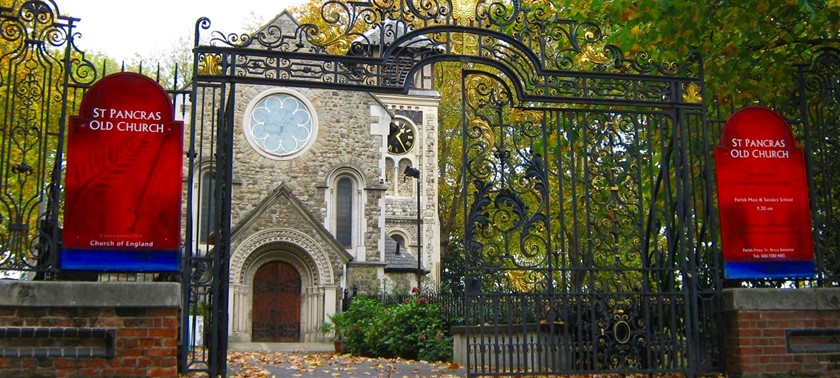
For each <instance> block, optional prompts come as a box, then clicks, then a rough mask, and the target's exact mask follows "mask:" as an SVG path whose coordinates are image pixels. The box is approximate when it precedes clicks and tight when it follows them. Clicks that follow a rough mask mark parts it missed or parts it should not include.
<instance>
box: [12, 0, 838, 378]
mask: <svg viewBox="0 0 840 378" xmlns="http://www.w3.org/2000/svg"><path fill="white" fill-rule="evenodd" d="M18 5H19V8H16V9H10V8H3V9H2V10H0V22H2V24H3V28H0V29H2V37H3V41H4V42H3V43H4V44H7V46H4V47H8V49H5V50H3V51H4V53H5V55H3V56H2V57H0V61H2V63H3V65H2V67H3V68H2V71H1V72H0V75H2V78H3V80H2V88H3V91H2V93H0V100H2V103H3V107H4V113H3V114H4V116H3V123H2V125H0V132H2V147H3V148H2V151H0V174H1V175H2V186H0V187H2V196H0V204H2V206H0V248H1V249H0V278H9V277H11V278H17V279H60V278H62V275H63V272H60V271H58V270H57V264H56V257H57V254H56V253H55V251H57V249H58V246H59V245H58V243H59V240H60V230H61V214H60V209H61V206H60V202H61V190H60V189H61V181H62V166H63V149H64V142H63V138H64V132H65V126H66V122H67V118H68V115H69V114H72V113H73V111H74V107H75V106H76V104H77V101H79V100H80V99H81V96H82V94H83V93H84V91H85V90H86V89H87V88H88V87H89V86H90V85H91V84H93V82H94V81H95V80H96V78H97V77H98V76H99V75H97V74H96V69H95V68H94V67H93V66H92V65H91V64H90V62H88V61H86V60H85V59H84V55H83V54H81V52H80V51H79V50H78V49H77V48H76V46H75V45H74V42H73V38H74V36H75V35H74V27H75V23H76V22H77V21H78V20H77V19H74V18H72V17H64V16H59V14H60V13H59V12H58V9H57V7H56V5H55V3H54V2H52V1H37V0H35V1H26V2H20V3H19V4H18ZM451 5H456V6H455V7H453V6H451ZM542 7H549V8H550V7H551V5H550V4H548V3H546V4H543V5H533V6H529V7H524V6H523V5H522V4H521V2H519V1H515V0H514V1H511V2H510V3H504V4H503V3H490V2H487V1H475V2H472V3H471V2H469V1H458V2H453V3H452V4H450V3H449V2H446V1H444V2H439V3H435V5H434V6H427V7H420V6H417V4H415V2H412V1H406V2H378V3H377V4H372V3H368V2H353V3H349V4H341V3H338V2H327V3H326V4H325V5H324V6H323V9H325V10H330V12H324V13H323V14H330V15H333V16H335V18H332V19H330V20H324V22H323V25H315V24H304V25H301V26H300V27H298V28H297V29H296V30H295V32H294V33H291V34H283V33H277V30H274V29H267V30H261V31H259V32H257V33H255V34H253V35H227V36H225V35H219V34H214V35H212V36H211V39H210V42H209V44H206V45H198V44H197V45H196V46H195V49H194V54H195V62H196V64H195V68H194V74H193V77H194V81H193V85H192V86H191V87H190V88H189V94H190V96H189V99H187V98H185V95H186V94H187V93H186V92H185V91H182V90H175V89H174V88H173V90H171V91H170V93H172V95H173V101H174V102H175V104H176V106H177V107H178V110H180V111H181V112H182V114H183V112H185V111H186V109H188V108H189V109H190V110H191V112H190V117H189V122H188V125H189V130H188V137H187V151H186V152H187V157H188V159H187V167H186V168H187V169H186V173H187V176H188V177H187V182H188V183H189V185H188V188H189V189H188V190H187V191H186V201H185V210H186V211H185V215H186V224H185V235H186V237H185V249H184V253H185V260H184V267H185V269H183V272H182V276H181V282H182V285H183V288H184V304H185V310H184V315H185V316H183V318H182V319H183V321H182V327H181V332H182V334H181V340H182V344H181V347H182V348H183V349H182V351H181V359H180V361H181V371H182V372H184V373H187V372H204V373H207V374H209V375H211V376H216V375H218V374H225V372H226V355H227V347H226V346H227V327H228V324H227V323H228V320H227V310H228V303H227V301H228V267H229V261H228V259H229V256H230V241H229V236H230V230H231V224H230V200H231V193H230V188H231V183H232V167H233V154H232V148H233V143H232V140H233V119H232V114H233V113H232V112H233V106H232V104H234V103H235V101H236V98H235V94H236V91H235V88H236V85H237V84H238V83H250V84H264V85H276V86H302V87H317V88H334V89H344V90H360V91H371V92H388V93H404V92H406V91H407V88H408V85H407V80H408V79H409V78H411V76H412V74H413V73H414V72H416V71H417V70H418V69H419V68H420V67H422V66H423V65H427V64H433V63H435V62H439V61H444V60H458V61H461V62H465V64H466V65H465V70H464V75H463V83H462V85H463V93H464V96H463V101H464V102H463V109H462V110H463V125H464V128H463V138H464V139H463V141H464V144H463V145H464V150H463V164H464V169H465V170H466V172H467V173H468V175H467V179H465V183H466V184H469V187H470V196H469V197H468V198H467V199H466V201H465V202H464V203H463V209H464V211H465V213H466V214H468V217H467V221H466V225H465V226H466V227H465V229H466V235H465V236H466V237H465V240H466V242H467V250H468V253H469V265H468V277H467V291H466V293H465V296H466V299H467V303H468V313H467V322H468V324H471V325H472V326H471V327H468V328H467V330H468V336H469V337H468V350H467V352H468V359H469V360H470V364H469V372H470V374H471V375H494V374H498V375H514V374H516V375H528V374H533V375H539V374H546V373H551V372H557V373H562V372H601V371H614V370H620V371H622V372H642V373H657V372H682V373H685V374H687V375H700V374H703V373H707V372H715V371H719V370H721V364H722V361H723V360H724V359H723V357H722V356H723V353H724V351H723V350H721V349H720V346H721V345H722V343H721V340H720V332H719V329H718V327H719V325H720V324H721V322H720V319H719V317H720V311H719V309H720V306H719V297H718V293H719V290H720V285H721V278H720V277H719V276H718V274H719V267H720V264H719V263H718V261H717V258H718V255H719V254H718V252H717V248H716V241H717V234H716V232H717V231H716V228H715V225H714V217H715V214H714V208H713V201H712V195H713V194H712V190H711V188H712V185H711V183H710V182H709V180H710V179H711V177H712V175H711V174H710V165H709V163H708V162H707V160H706V159H707V157H708V151H710V149H711V145H712V144H713V143H714V142H715V141H716V137H715V136H712V135H710V131H709V129H708V127H707V125H708V121H707V119H706V113H705V108H704V105H703V96H702V95H703V78H702V65H701V63H700V62H699V61H698V60H696V59H686V61H685V62H682V63H680V64H676V63H674V64H657V63H655V62H650V61H648V60H645V59H643V55H636V57H637V59H630V60H627V59H625V58H624V53H623V52H621V51H620V50H618V49H617V48H615V47H614V46H609V45H605V44H604V43H603V42H602V41H601V39H600V37H601V34H600V30H599V29H598V28H597V27H596V26H594V25H591V24H587V23H577V22H574V21H570V20H563V19H559V18H557V16H556V14H557V11H556V10H553V9H543V8H542ZM209 26H210V24H209V21H208V20H200V21H199V22H198V23H197V25H196V41H205V39H204V38H202V37H203V32H204V31H206V30H207V29H208V28H209ZM357 27H358V28H359V29H364V30H365V31H372V32H369V33H365V32H360V31H358V30H357ZM838 55H840V54H838V51H837V50H836V49H828V50H825V51H824V53H823V54H822V55H820V56H819V57H818V58H817V59H816V60H815V61H814V64H813V65H810V66H803V67H802V68H801V70H800V73H801V74H800V83H799V85H800V86H799V87H798V89H797V91H798V92H797V94H798V96H799V100H798V102H796V105H797V106H796V107H795V108H793V110H791V109H786V110H787V111H786V112H785V114H786V115H787V116H788V117H789V118H791V119H793V120H794V121H795V122H796V123H797V124H798V125H800V126H801V129H802V132H803V133H804V137H803V138H804V139H805V143H806V148H807V149H808V152H809V159H810V160H809V169H810V170H809V174H810V179H811V182H812V185H811V187H812V190H813V193H812V199H813V201H814V204H813V205H812V206H813V207H814V209H819V211H814V212H813V214H814V224H815V235H816V238H815V241H816V244H817V254H818V256H817V260H818V261H817V262H818V267H819V269H820V276H819V281H820V282H834V283H836V282H837V280H838V278H837V277H838V272H840V268H839V267H838V265H840V263H838V260H837V259H836V256H837V252H836V250H837V245H838V244H840V243H838V242H837V235H838V233H837V232H833V230H834V228H836V225H837V224H838V222H836V221H835V220H836V218H837V215H836V214H835V212H834V211H833V209H834V208H836V206H834V202H832V201H834V200H833V198H837V196H835V195H834V194H833V193H835V192H836V191H837V189H836V188H838V185H836V184H835V181H836V178H837V175H836V174H835V173H836V170H835V169H834V168H835V167H834V164H833V162H836V161H838V160H840V159H837V158H836V155H837V150H836V148H835V146H834V145H833V144H832V143H833V142H832V140H833V139H832V138H831V136H833V135H836V129H837V125H838V118H837V115H836V108H837V102H838V99H837V95H836V94H837V83H838V81H837V79H836V72H837V66H838V61H840V60H838ZM200 195H205V196H208V197H209V198H212V199H213V200H212V201H208V202H207V206H200V205H199V201H198V197H199V196H200ZM205 219H206V220H207V222H205V221H204V220H205ZM199 319H203V321H204V323H203V324H206V325H207V327H206V328H205V329H204V330H202V329H201V327H199V325H200V324H202V323H201V322H200V321H199Z"/></svg>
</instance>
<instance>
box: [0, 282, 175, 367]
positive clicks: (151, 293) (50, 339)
mask: <svg viewBox="0 0 840 378" xmlns="http://www.w3.org/2000/svg"><path fill="white" fill-rule="evenodd" d="M0 293H4V295H2V296H0V376H3V377H15V376H20V377H24V376H25V377H40V376H44V377H47V376H49V377H81V376H88V377H114V376H119V377H177V376H178V358H177V357H178V324H179V323H178V316H179V311H180V285H179V284H176V283H146V282H43V281H39V282H30V281H20V282H15V281H5V282H0Z"/></svg>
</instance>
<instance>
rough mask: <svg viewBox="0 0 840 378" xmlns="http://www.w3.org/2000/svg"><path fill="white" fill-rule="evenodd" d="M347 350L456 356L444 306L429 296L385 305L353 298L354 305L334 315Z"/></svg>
mask: <svg viewBox="0 0 840 378" xmlns="http://www.w3.org/2000/svg"><path fill="white" fill-rule="evenodd" d="M332 321H333V324H334V325H335V327H336V330H337V331H336V332H338V334H339V335H340V337H341V340H342V345H343V347H344V350H345V351H348V352H350V353H352V354H354V355H360V356H368V357H388V358H393V357H400V358H405V359H420V360H426V361H444V360H448V359H450V358H451V356H452V339H451V338H450V337H448V336H446V332H445V330H444V329H443V327H444V322H443V316H442V315H441V312H440V309H439V307H438V305H436V304H430V303H428V301H427V300H426V298H422V297H420V298H407V299H406V300H405V302H404V303H400V304H392V305H385V304H382V303H380V302H378V301H376V300H374V299H371V298H366V297H356V298H353V302H352V303H351V304H350V308H349V309H348V310H347V311H345V312H343V313H340V314H336V315H335V316H334V317H333V318H332Z"/></svg>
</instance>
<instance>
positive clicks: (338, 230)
mask: <svg viewBox="0 0 840 378" xmlns="http://www.w3.org/2000/svg"><path fill="white" fill-rule="evenodd" d="M335 206H336V214H335V217H336V218H335V237H336V239H337V240H338V242H339V243H341V245H343V246H345V247H351V246H352V245H353V181H351V180H350V179H349V178H347V177H342V178H340V179H339V180H338V183H337V185H336V204H335Z"/></svg>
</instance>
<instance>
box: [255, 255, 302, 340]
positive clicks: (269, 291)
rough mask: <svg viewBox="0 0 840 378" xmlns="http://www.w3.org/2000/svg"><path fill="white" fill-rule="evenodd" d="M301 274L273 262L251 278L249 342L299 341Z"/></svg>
mask: <svg viewBox="0 0 840 378" xmlns="http://www.w3.org/2000/svg"><path fill="white" fill-rule="evenodd" d="M300 301H301V279H300V273H298V271H297V270H296V269H295V268H294V267H293V266H292V265H291V264H289V263H286V262H282V261H272V262H269V263H266V264H265V265H263V266H261V267H260V268H259V269H258V270H257V273H256V274H255V275H254V300H253V302H252V303H251V314H252V315H251V319H252V328H251V329H252V331H251V332H252V333H251V340H252V341H266V342H296V341H300V307H301V304H300Z"/></svg>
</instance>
